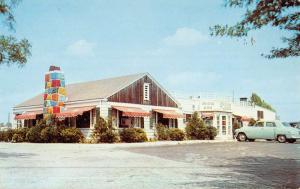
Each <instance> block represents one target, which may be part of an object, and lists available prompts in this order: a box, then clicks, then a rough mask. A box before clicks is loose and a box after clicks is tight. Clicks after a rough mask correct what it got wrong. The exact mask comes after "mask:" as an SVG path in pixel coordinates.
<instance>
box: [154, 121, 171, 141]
mask: <svg viewBox="0 0 300 189" xmlns="http://www.w3.org/2000/svg"><path fill="white" fill-rule="evenodd" d="M155 129H156V133H155V135H156V138H157V140H170V136H169V129H168V128H167V127H166V126H164V125H163V124H161V123H159V124H157V125H156V126H155Z"/></svg>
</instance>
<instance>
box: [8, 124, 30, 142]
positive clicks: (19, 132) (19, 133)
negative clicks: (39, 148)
mask: <svg viewBox="0 0 300 189" xmlns="http://www.w3.org/2000/svg"><path fill="white" fill-rule="evenodd" d="M28 130H29V129H28V128H26V127H24V128H18V129H14V130H13V133H14V134H13V137H12V142H26V141H27V140H26V134H27V132H28Z"/></svg>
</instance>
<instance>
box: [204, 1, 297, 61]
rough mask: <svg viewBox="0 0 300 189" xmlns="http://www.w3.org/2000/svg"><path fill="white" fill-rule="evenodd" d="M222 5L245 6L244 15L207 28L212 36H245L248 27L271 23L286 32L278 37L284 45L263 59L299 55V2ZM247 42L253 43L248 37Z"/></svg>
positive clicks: (253, 28) (258, 27)
mask: <svg viewBox="0 0 300 189" xmlns="http://www.w3.org/2000/svg"><path fill="white" fill-rule="evenodd" d="M225 6H228V7H234V8H236V7H239V8H246V9H247V11H246V13H245V14H244V18H243V19H242V20H241V21H239V22H238V23H236V24H235V25H233V26H228V25H215V26H213V27H210V30H211V35H213V36H228V37H238V38H240V37H246V36H247V35H248V33H249V32H250V31H251V30H257V29H261V28H262V27H263V26H271V27H274V28H279V29H281V30H284V31H287V34H286V36H285V37H283V38H282V41H283V42H284V43H287V46H286V47H281V48H273V49H272V50H271V51H270V54H268V55H264V54H262V55H263V56H265V57H266V58H287V57H298V56H300V12H299V8H300V1H299V0H256V1H254V0H225ZM251 43H254V40H253V38H251Z"/></svg>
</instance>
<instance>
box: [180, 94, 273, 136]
mask: <svg viewBox="0 0 300 189" xmlns="http://www.w3.org/2000/svg"><path fill="white" fill-rule="evenodd" d="M177 100H178V101H179V103H180V104H181V108H182V111H183V113H184V115H185V120H184V121H187V120H188V119H189V117H190V116H191V115H192V114H193V112H198V114H199V116H201V118H202V119H203V121H204V122H205V123H206V125H208V126H213V127H215V128H216V129H217V132H218V135H217V138H222V139H232V138H233V124H234V123H235V122H236V123H237V124H239V125H240V126H243V125H247V124H248V123H249V121H250V120H251V119H254V120H260V119H266V120H275V119H276V113H275V112H273V111H271V110H268V109H265V108H262V107H259V106H255V105H251V104H250V103H249V102H248V101H247V100H246V101H245V99H241V100H240V101H238V102H233V101H232V99H231V98H200V97H190V98H182V97H181V98H180V97H177Z"/></svg>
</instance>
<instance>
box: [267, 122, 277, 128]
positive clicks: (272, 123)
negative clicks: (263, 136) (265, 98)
mask: <svg viewBox="0 0 300 189" xmlns="http://www.w3.org/2000/svg"><path fill="white" fill-rule="evenodd" d="M266 127H276V124H275V123H274V122H267V123H266Z"/></svg>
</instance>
